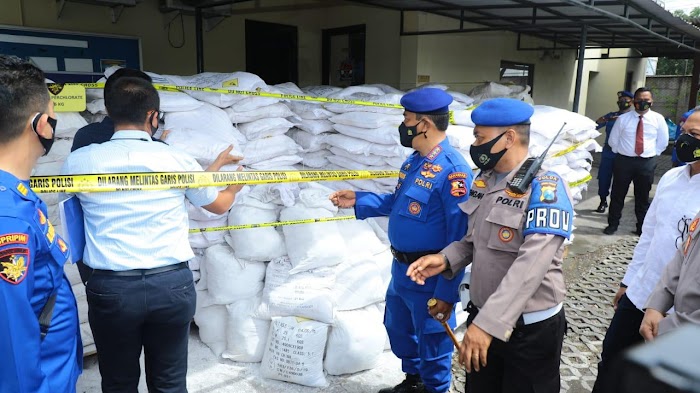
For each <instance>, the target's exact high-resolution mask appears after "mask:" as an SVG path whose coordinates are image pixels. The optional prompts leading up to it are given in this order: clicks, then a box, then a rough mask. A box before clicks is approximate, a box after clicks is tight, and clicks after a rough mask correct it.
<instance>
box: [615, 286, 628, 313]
mask: <svg viewBox="0 0 700 393" xmlns="http://www.w3.org/2000/svg"><path fill="white" fill-rule="evenodd" d="M625 292H627V287H620V289H618V290H617V293H616V294H615V298H614V299H613V308H614V309H615V311H617V303H619V302H620V298H621V297H622V295H624V294H625Z"/></svg>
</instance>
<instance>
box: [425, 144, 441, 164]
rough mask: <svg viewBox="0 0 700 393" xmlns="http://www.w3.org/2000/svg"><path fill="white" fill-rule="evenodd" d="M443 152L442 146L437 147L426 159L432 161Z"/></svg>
mask: <svg viewBox="0 0 700 393" xmlns="http://www.w3.org/2000/svg"><path fill="white" fill-rule="evenodd" d="M441 152H442V147H440V145H437V146H435V148H434V149H433V150H432V151H431V152H430V153H428V155H427V156H426V158H427V159H428V160H430V161H432V160H434V159H435V158H437V156H438V155H440V153H441Z"/></svg>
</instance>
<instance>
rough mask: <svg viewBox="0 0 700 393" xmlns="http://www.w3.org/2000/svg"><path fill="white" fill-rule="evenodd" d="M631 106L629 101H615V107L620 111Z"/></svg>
mask: <svg viewBox="0 0 700 393" xmlns="http://www.w3.org/2000/svg"><path fill="white" fill-rule="evenodd" d="M630 106H631V103H630V102H629V101H618V102H617V107H618V108H619V109H620V111H624V110H627V108H629V107H630Z"/></svg>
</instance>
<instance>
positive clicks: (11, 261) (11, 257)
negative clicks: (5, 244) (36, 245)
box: [0, 247, 29, 285]
mask: <svg viewBox="0 0 700 393" xmlns="http://www.w3.org/2000/svg"><path fill="white" fill-rule="evenodd" d="M28 268H29V248H27V247H15V248H7V249H4V250H2V251H0V278H1V279H3V280H4V281H6V282H8V283H10V284H13V285H17V284H19V283H21V282H22V281H24V278H25V277H26V276H27V269H28Z"/></svg>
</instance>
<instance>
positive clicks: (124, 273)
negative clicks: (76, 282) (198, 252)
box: [92, 262, 189, 277]
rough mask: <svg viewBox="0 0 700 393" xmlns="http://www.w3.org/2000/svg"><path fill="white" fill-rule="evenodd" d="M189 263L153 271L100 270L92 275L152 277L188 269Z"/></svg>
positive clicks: (96, 270) (157, 268)
mask: <svg viewBox="0 0 700 393" xmlns="http://www.w3.org/2000/svg"><path fill="white" fill-rule="evenodd" d="M188 268H189V267H188V265H187V262H180V263H176V264H174V265H168V266H162V267H156V268H153V269H132V270H120V271H114V270H100V269H93V270H92V274H98V275H102V276H116V277H138V276H150V275H153V274H159V273H165V272H169V271H173V270H180V269H188Z"/></svg>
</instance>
